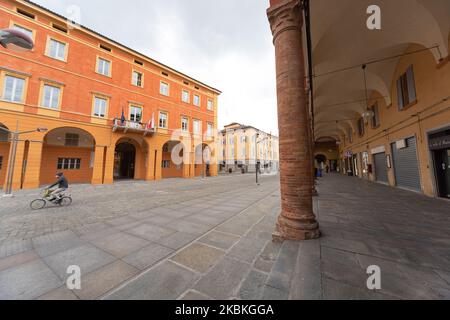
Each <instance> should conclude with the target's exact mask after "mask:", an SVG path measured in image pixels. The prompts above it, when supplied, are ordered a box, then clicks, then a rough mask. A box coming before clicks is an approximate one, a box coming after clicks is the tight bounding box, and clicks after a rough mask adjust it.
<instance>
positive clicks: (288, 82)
mask: <svg viewBox="0 0 450 320" xmlns="http://www.w3.org/2000/svg"><path fill="white" fill-rule="evenodd" d="M267 14H268V17H269V21H270V25H271V29H272V33H273V39H274V45H275V55H276V69H277V96H278V97H277V99H278V121H279V131H280V132H279V133H280V186H281V207H282V211H281V214H280V216H279V217H278V222H277V230H276V232H275V233H274V240H275V241H282V240H284V239H288V240H308V239H315V238H318V237H319V236H320V231H319V224H318V223H317V221H316V218H315V216H314V213H313V201H312V190H313V177H312V174H311V167H312V155H311V153H312V150H311V141H310V131H309V130H310V129H309V127H310V123H309V116H308V104H307V95H306V94H305V65H304V55H303V42H302V25H303V13H302V7H301V1H300V0H284V1H280V2H279V3H277V4H276V5H274V6H272V7H271V8H269V10H268V12H267Z"/></svg>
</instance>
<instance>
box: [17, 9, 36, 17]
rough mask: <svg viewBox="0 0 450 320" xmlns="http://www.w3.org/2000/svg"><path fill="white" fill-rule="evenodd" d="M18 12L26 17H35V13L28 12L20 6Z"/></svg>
mask: <svg viewBox="0 0 450 320" xmlns="http://www.w3.org/2000/svg"><path fill="white" fill-rule="evenodd" d="M17 13H19V14H21V15H23V16H25V17H28V18H30V19H33V20H34V19H35V15H34V14H32V13H29V12H26V11H25V10H22V9H20V8H17Z"/></svg>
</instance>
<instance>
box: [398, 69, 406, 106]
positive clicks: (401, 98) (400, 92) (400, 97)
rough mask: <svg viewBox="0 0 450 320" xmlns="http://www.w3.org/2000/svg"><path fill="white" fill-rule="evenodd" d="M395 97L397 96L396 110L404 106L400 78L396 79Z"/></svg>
mask: <svg viewBox="0 0 450 320" xmlns="http://www.w3.org/2000/svg"><path fill="white" fill-rule="evenodd" d="M397 97H398V110H403V107H404V106H405V105H404V103H403V90H402V78H401V77H400V79H398V80H397Z"/></svg>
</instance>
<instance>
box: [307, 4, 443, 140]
mask: <svg viewBox="0 0 450 320" xmlns="http://www.w3.org/2000/svg"><path fill="white" fill-rule="evenodd" d="M310 2H311V25H312V26H311V29H312V40H313V43H312V47H313V48H312V49H313V63H314V74H315V75H316V77H315V78H314V89H315V92H314V99H315V137H316V140H323V139H330V138H333V139H336V140H339V139H340V136H342V135H343V134H345V133H346V132H347V129H348V128H353V129H355V128H354V126H355V121H352V120H350V119H357V118H358V117H360V116H361V115H362V113H363V112H364V111H365V110H366V100H365V99H366V98H365V85H364V74H363V71H362V69H361V68H359V67H358V68H352V69H350V70H348V71H342V72H333V71H335V70H341V69H344V68H347V67H352V66H358V65H362V64H365V63H368V62H370V61H374V60H378V59H385V58H387V57H392V56H396V55H400V54H403V53H405V51H406V50H407V48H408V47H409V46H410V45H411V44H418V45H421V46H423V47H424V48H430V47H433V46H438V49H437V48H435V49H431V50H430V52H432V54H433V56H434V58H435V60H436V63H439V61H440V60H441V59H442V58H446V57H447V56H448V53H449V52H448V43H449V32H450V1H449V0H377V1H373V0H339V1H330V0H310ZM373 4H377V5H378V6H380V8H381V15H382V16H381V17H382V20H381V21H382V29H381V30H376V31H371V30H369V29H368V28H367V27H366V21H367V18H368V14H367V13H366V10H367V8H368V7H369V6H370V5H373ZM398 60H399V58H397V59H392V60H389V61H383V62H382V63H374V64H370V65H369V66H368V67H367V70H366V74H367V88H368V94H369V96H370V95H371V94H372V93H373V92H374V91H376V92H378V93H379V94H380V95H381V96H382V97H384V98H385V99H386V104H388V105H389V104H390V103H391V86H392V83H393V75H394V72H395V67H396V65H397V63H398ZM330 72H331V73H330ZM335 120H341V121H339V122H338V123H336V122H335Z"/></svg>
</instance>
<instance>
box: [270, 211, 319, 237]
mask: <svg viewBox="0 0 450 320" xmlns="http://www.w3.org/2000/svg"><path fill="white" fill-rule="evenodd" d="M317 238H320V230H319V224H318V223H317V221H315V220H311V221H309V222H300V221H297V220H291V219H288V218H286V217H283V216H282V215H281V216H280V217H279V218H278V222H277V227H276V230H275V232H274V233H273V234H272V241H273V242H283V241H284V240H296V241H298V240H313V239H317Z"/></svg>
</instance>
